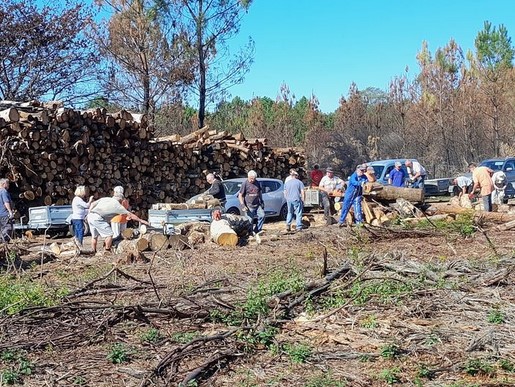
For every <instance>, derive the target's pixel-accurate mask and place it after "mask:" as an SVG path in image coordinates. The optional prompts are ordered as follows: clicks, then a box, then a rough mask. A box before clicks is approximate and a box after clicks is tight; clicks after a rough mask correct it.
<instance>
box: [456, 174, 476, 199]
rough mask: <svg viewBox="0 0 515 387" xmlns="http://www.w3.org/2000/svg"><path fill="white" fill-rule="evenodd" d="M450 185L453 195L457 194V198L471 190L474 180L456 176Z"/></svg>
mask: <svg viewBox="0 0 515 387" xmlns="http://www.w3.org/2000/svg"><path fill="white" fill-rule="evenodd" d="M452 185H453V186H454V189H453V193H454V195H456V196H458V198H461V197H462V196H465V195H468V194H469V193H471V192H472V187H473V186H474V182H473V181H472V179H471V178H469V177H467V176H458V177H457V178H455V179H453V181H452Z"/></svg>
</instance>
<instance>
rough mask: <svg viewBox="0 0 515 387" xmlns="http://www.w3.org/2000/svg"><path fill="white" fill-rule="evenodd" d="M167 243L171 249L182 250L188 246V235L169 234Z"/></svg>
mask: <svg viewBox="0 0 515 387" xmlns="http://www.w3.org/2000/svg"><path fill="white" fill-rule="evenodd" d="M168 245H169V247H170V249H172V250H184V249H185V248H186V247H189V242H188V237H187V236H185V235H170V237H169V238H168Z"/></svg>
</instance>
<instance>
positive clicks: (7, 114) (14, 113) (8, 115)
mask: <svg viewBox="0 0 515 387" xmlns="http://www.w3.org/2000/svg"><path fill="white" fill-rule="evenodd" d="M0 118H2V119H4V120H5V121H6V122H17V121H19V120H20V115H19V113H18V110H17V109H15V108H9V109H5V110H1V111H0Z"/></svg>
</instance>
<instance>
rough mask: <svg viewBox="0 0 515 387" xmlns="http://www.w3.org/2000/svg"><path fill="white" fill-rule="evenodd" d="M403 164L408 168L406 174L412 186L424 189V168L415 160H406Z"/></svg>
mask: <svg viewBox="0 0 515 387" xmlns="http://www.w3.org/2000/svg"><path fill="white" fill-rule="evenodd" d="M404 165H405V166H406V168H407V169H408V175H409V178H410V180H411V187H412V188H420V189H424V181H425V180H426V169H425V168H424V167H423V166H422V165H420V163H419V162H418V161H417V160H409V159H408V160H406V161H405V162H404Z"/></svg>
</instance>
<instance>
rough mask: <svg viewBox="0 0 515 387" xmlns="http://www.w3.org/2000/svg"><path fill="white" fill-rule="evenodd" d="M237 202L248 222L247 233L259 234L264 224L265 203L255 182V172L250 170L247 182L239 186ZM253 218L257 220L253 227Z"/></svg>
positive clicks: (259, 187) (259, 186) (257, 183)
mask: <svg viewBox="0 0 515 387" xmlns="http://www.w3.org/2000/svg"><path fill="white" fill-rule="evenodd" d="M238 200H239V201H240V205H241V209H242V211H243V214H244V215H246V216H247V217H248V218H249V220H250V227H251V229H250V230H249V231H250V232H251V233H254V234H258V233H260V232H261V231H262V230H263V224H265V202H264V201H263V190H262V188H261V184H259V181H257V173H256V171H253V170H251V171H249V172H248V173H247V180H245V181H244V182H243V183H242V184H241V187H240V192H239V193H238ZM254 218H257V224H256V225H255V226H254V227H253V225H254Z"/></svg>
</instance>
